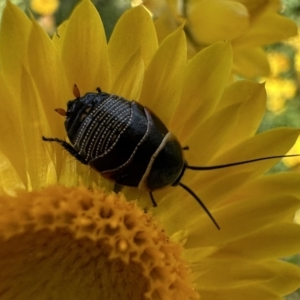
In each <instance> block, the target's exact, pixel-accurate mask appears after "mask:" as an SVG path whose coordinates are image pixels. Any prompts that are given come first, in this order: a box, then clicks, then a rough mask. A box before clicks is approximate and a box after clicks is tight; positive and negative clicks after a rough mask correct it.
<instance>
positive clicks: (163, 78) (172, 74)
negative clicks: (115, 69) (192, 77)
mask: <svg viewBox="0 0 300 300" xmlns="http://www.w3.org/2000/svg"><path fill="white" fill-rule="evenodd" d="M185 65H186V42H185V35H184V33H183V30H182V28H181V27H180V28H179V29H177V30H176V31H175V32H174V33H173V34H171V35H170V36H168V37H167V38H166V39H165V40H164V41H163V42H162V44H161V45H160V47H159V48H158V49H157V51H156V53H155V55H154V57H153V59H152V60H151V62H150V64H149V66H148V68H147V70H146V72H145V79H144V84H143V87H142V93H141V96H140V99H139V102H141V104H143V105H146V106H148V107H149V108H150V109H152V110H153V111H154V112H155V114H157V115H158V116H159V117H160V119H161V120H162V121H163V122H164V124H165V125H168V124H169V122H170V119H171V116H172V114H173V112H174V109H175V107H176V105H177V102H178V99H179V97H180V90H181V88H182V86H181V85H182V83H181V82H182V79H183V71H184V67H185Z"/></svg>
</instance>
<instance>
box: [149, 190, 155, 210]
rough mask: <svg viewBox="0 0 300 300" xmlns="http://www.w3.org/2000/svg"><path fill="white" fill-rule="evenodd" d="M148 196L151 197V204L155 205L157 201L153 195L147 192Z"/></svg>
mask: <svg viewBox="0 0 300 300" xmlns="http://www.w3.org/2000/svg"><path fill="white" fill-rule="evenodd" d="M149 196H150V198H151V201H152V204H153V206H154V207H156V206H157V203H156V202H155V200H154V197H153V194H152V192H149Z"/></svg>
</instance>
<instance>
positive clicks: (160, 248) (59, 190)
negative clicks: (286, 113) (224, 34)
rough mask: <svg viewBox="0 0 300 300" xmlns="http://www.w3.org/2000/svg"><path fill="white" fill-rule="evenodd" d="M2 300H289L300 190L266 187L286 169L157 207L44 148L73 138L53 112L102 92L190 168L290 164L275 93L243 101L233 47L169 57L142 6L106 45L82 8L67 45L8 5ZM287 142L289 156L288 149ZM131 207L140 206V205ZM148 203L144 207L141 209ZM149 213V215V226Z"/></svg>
mask: <svg viewBox="0 0 300 300" xmlns="http://www.w3.org/2000/svg"><path fill="white" fill-rule="evenodd" d="M0 45H1V48H0V61H1V77H0V80H1V82H0V95H1V101H2V104H3V105H2V109H1V116H0V122H1V124H0V125H1V126H0V130H1V140H0V149H1V152H0V155H1V169H0V170H1V171H0V182H1V185H0V187H1V196H0V206H1V214H0V243H1V246H0V253H1V255H0V269H1V272H0V279H1V280H0V294H1V296H2V298H3V299H22V300H23V299H50V298H51V299H52V298H53V299H87V298H88V299H178V300H183V299H198V298H199V295H201V298H202V299H214V300H215V299H264V300H265V299H280V297H281V296H283V295H285V294H288V293H290V292H291V291H293V290H295V289H296V288H297V287H298V286H299V281H300V270H299V268H298V267H296V266H293V265H291V264H289V263H287V262H283V261H281V260H279V259H278V258H279V257H282V256H286V255H290V254H293V253H295V252H297V251H299V249H300V240H299V234H300V227H299V225H296V224H294V223H293V217H294V213H295V211H296V210H297V209H298V208H299V207H300V201H299V200H300V199H299V186H300V184H299V183H300V182H299V181H300V179H299V178H298V177H297V176H295V175H294V174H276V175H263V174H264V173H265V172H266V171H267V170H268V169H269V168H270V167H271V165H272V164H274V163H275V162H276V161H270V160H267V161H262V162H257V163H253V164H247V165H244V166H236V167H234V168H231V169H227V170H225V169H220V170H215V171H210V172H196V171H193V170H188V171H187V172H186V174H185V175H184V177H183V179H182V181H183V182H184V183H185V184H186V185H188V186H189V187H190V188H191V189H192V190H193V191H194V192H195V193H196V194H197V195H199V196H200V197H201V198H202V199H203V201H204V202H205V204H206V205H207V207H208V208H209V210H210V212H211V213H212V215H213V216H214V218H215V219H216V220H217V222H218V224H219V226H220V227H221V230H218V229H217V228H216V227H215V226H214V224H213V223H212V222H211V220H210V219H209V218H208V216H207V215H206V214H205V213H204V212H203V211H202V210H201V208H200V207H199V204H198V203H197V202H196V201H195V200H194V199H193V197H192V196H191V195H189V194H187V193H186V191H184V190H182V189H180V187H168V188H165V189H163V190H161V191H157V192H155V193H154V195H155V198H156V201H157V202H158V207H157V208H152V207H151V202H150V200H149V199H148V195H147V194H146V193H144V192H141V191H138V190H136V189H133V188H124V190H122V192H123V193H119V194H117V195H116V194H115V193H114V192H112V188H113V184H112V183H110V182H108V181H106V180H105V179H104V178H102V177H101V176H100V175H99V174H98V173H96V172H95V171H93V170H90V169H89V168H88V167H86V166H84V165H81V164H80V163H79V162H77V161H76V160H75V159H74V158H73V157H70V155H68V154H66V153H65V152H64V151H63V150H62V149H61V147H59V146H58V145H54V144H52V143H45V142H43V141H42V135H45V136H53V137H59V138H65V137H66V132H65V130H64V128H63V121H62V117H61V116H59V115H58V114H56V113H55V112H54V111H53V109H54V108H58V107H65V106H66V102H67V101H68V100H69V99H74V96H73V95H72V87H73V85H74V84H75V83H76V84H77V86H78V87H79V89H80V92H81V94H82V95H84V93H86V92H90V91H94V90H95V88H96V87H101V89H102V90H103V91H106V92H109V93H114V94H117V95H121V96H123V97H124V98H126V99H135V100H137V101H139V102H140V103H141V104H142V105H146V106H147V107H149V108H150V109H152V110H153V111H155V113H156V114H157V115H158V116H159V117H160V118H161V119H162V121H163V122H164V123H165V124H166V125H167V126H168V128H169V129H170V130H171V131H172V132H174V134H176V135H177V137H178V138H179V140H180V141H181V143H182V145H183V146H188V147H189V150H186V151H185V154H186V160H187V161H188V162H189V164H191V165H216V164H221V163H226V162H234V161H239V160H245V159H250V158H256V157H261V156H266V155H277V154H282V153H286V152H287V151H288V149H289V148H291V146H292V145H293V143H294V142H295V140H296V138H297V136H298V134H299V130H295V129H288V128H282V129H276V130H272V131H268V132H265V133H262V134H259V135H254V134H255V132H256V129H257V127H258V125H259V123H260V120H261V118H262V115H263V113H264V109H265V99H266V94H265V89H264V86H263V85H260V84H258V83H254V82H251V81H247V80H245V81H239V82H236V83H233V84H231V85H228V82H229V78H230V74H231V70H232V50H231V45H230V43H229V42H219V43H216V44H213V45H211V46H209V47H207V48H205V49H204V50H202V51H200V52H199V53H198V54H197V55H195V56H194V57H193V59H192V60H190V61H187V58H186V52H187V50H186V48H187V46H186V40H185V34H184V31H183V28H182V27H180V28H178V29H177V30H176V31H174V32H173V33H172V34H171V35H169V36H168V37H167V38H166V39H165V40H164V41H163V42H162V43H161V44H160V46H158V42H157V38H156V32H155V27H154V24H153V22H152V20H151V18H150V16H149V14H148V12H147V11H146V10H145V9H144V8H143V7H141V6H139V7H136V8H134V9H132V10H129V11H128V12H126V13H125V14H124V15H123V16H122V17H121V19H120V20H119V22H118V24H117V25H116V27H115V30H114V32H113V35H112V37H111V39H110V41H109V43H108V44H107V42H106V38H105V35H104V30H103V26H102V23H101V19H100V17H99V14H98V13H97V11H96V10H95V8H94V6H93V5H92V4H91V2H90V1H88V0H85V1H82V2H81V3H80V4H79V5H78V6H77V8H76V9H75V10H74V12H73V13H72V15H71V17H70V19H69V20H68V21H67V22H66V23H64V24H63V25H62V26H61V27H60V28H59V30H58V33H57V34H56V35H54V36H53V38H52V39H50V38H49V37H48V35H47V34H46V33H45V32H44V31H43V30H42V29H41V28H40V26H39V25H38V24H37V23H36V21H35V20H30V19H28V18H27V17H26V16H25V15H24V14H23V13H22V12H21V11H20V10H18V9H17V8H16V7H15V6H13V5H12V4H11V3H10V2H8V3H7V6H6V8H5V11H4V13H3V19H2V26H1V31H0ZM278 141H280V143H279V142H278ZM126 199H129V200H131V199H133V200H132V201H127V200H126ZM134 199H138V200H134ZM139 206H140V207H142V208H145V209H146V210H148V212H145V211H144V210H143V209H141V208H139Z"/></svg>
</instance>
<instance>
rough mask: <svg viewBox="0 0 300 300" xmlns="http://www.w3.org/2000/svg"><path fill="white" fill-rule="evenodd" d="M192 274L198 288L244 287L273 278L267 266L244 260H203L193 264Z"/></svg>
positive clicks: (271, 271)
mask: <svg viewBox="0 0 300 300" xmlns="http://www.w3.org/2000/svg"><path fill="white" fill-rule="evenodd" d="M212 266H213V267H212ZM193 273H194V274H195V276H196V278H197V282H199V286H198V288H200V289H203V288H204V289H205V288H211V289H212V288H214V287H215V284H216V281H217V282H219V284H218V288H221V289H222V288H233V287H245V286H249V285H253V284H254V283H256V284H257V283H266V282H267V281H269V280H271V279H272V278H273V276H274V271H273V270H271V268H270V267H268V265H267V264H266V265H263V264H262V263H259V262H254V261H250V260H245V259H238V258H237V259H230V260H229V259H228V260H227V259H217V258H214V259H209V258H208V259H207V258H206V259H203V261H202V262H201V263H195V264H193Z"/></svg>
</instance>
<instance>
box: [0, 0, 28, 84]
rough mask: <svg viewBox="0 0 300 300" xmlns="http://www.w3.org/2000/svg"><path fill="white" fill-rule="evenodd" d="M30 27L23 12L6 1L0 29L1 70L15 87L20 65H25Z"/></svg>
mask: <svg viewBox="0 0 300 300" xmlns="http://www.w3.org/2000/svg"><path fill="white" fill-rule="evenodd" d="M30 27H31V22H30V21H29V19H28V18H27V17H26V15H25V14H24V12H23V11H21V10H20V9H19V8H18V7H17V6H15V5H12V4H11V2H10V1H7V2H6V7H5V9H4V11H3V15H2V20H1V31H0V44H1V45H2V47H0V57H1V70H2V73H3V74H5V76H7V78H9V79H10V80H12V81H13V82H14V84H15V87H16V88H18V86H19V80H20V76H21V73H22V65H23V66H27V47H25V46H24V45H27V43H28V35H29V32H30ZM3 45H5V47H4V46H3ZM21 62H22V64H21Z"/></svg>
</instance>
